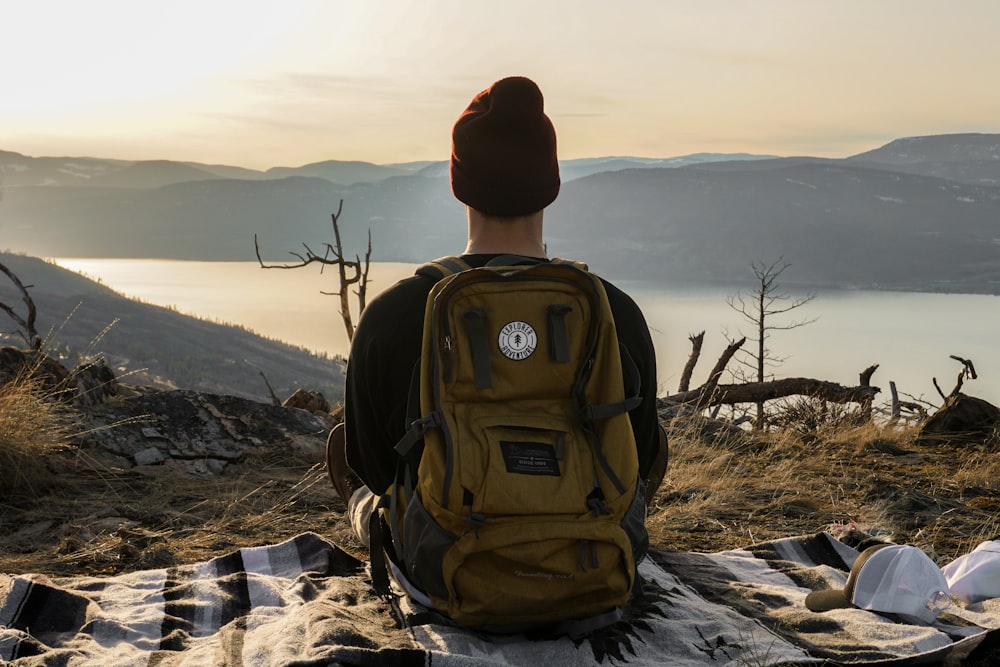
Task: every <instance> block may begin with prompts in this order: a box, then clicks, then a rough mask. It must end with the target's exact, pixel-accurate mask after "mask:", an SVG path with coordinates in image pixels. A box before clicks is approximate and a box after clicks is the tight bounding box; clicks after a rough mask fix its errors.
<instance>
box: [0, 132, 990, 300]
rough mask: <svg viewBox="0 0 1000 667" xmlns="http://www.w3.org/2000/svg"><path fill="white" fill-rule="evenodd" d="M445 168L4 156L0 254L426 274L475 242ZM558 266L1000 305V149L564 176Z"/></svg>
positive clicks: (941, 143) (913, 148)
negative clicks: (303, 257)
mask: <svg viewBox="0 0 1000 667" xmlns="http://www.w3.org/2000/svg"><path fill="white" fill-rule="evenodd" d="M447 171H448V170H447V163H445V162H419V163H406V164H393V165H374V164H369V163H363V162H338V161H327V162H320V163H316V164H311V165H305V166H302V167H295V168H291V167H275V168H272V169H269V170H267V171H254V170H249V169H242V168H239V167H231V166H223V165H204V164H196V163H178V162H168V161H146V162H127V161H122V160H101V159H96V158H54V157H28V156H24V155H20V154H17V153H10V152H2V151H0V179H2V186H3V190H2V197H3V199H2V201H0V248H9V249H12V250H16V251H21V252H25V253H28V254H31V255H36V256H43V257H160V258H179V259H206V260H208V259H212V260H252V259H254V248H253V239H254V236H255V235H256V236H257V237H258V238H259V240H260V244H261V248H262V250H263V252H264V254H265V257H266V258H267V259H271V260H280V259H283V258H286V257H288V255H287V252H289V251H297V250H299V249H300V248H301V243H303V242H304V243H308V244H310V245H311V246H312V247H320V246H321V245H322V243H324V242H326V241H330V240H332V230H331V227H330V214H331V213H332V212H333V211H336V210H337V207H338V203H339V201H340V200H343V201H344V210H343V215H342V216H341V231H342V234H343V239H344V243H345V246H346V249H347V251H348V252H350V253H351V254H353V253H355V252H362V251H363V249H364V247H365V245H366V244H367V234H368V231H369V230H370V231H371V235H372V245H373V249H374V250H373V259H374V260H376V261H421V260H424V259H427V258H430V257H436V256H440V255H443V254H450V253H455V252H458V251H460V250H461V248H462V247H463V245H464V229H465V222H464V212H463V208H462V206H461V205H460V204H459V203H458V202H457V201H455V199H454V198H453V197H452V195H451V191H450V188H449V185H448V175H447ZM561 171H562V176H563V181H564V185H563V188H562V191H561V193H560V196H559V198H558V199H557V200H556V202H555V203H554V204H553V205H552V206H551V207H550V208H549V209H548V210H547V211H546V237H547V242H548V246H549V252H550V253H551V254H554V255H560V256H564V257H573V258H578V259H583V260H585V261H587V262H588V263H590V265H591V267H592V268H594V269H595V270H597V271H600V272H602V273H605V274H607V275H609V276H610V277H614V278H617V279H635V280H645V281H661V282H663V283H664V284H667V283H670V284H676V283H686V284H705V283H717V284H718V283H723V284H741V283H745V282H746V281H747V278H748V277H752V274H751V273H750V269H749V267H750V263H751V262H752V261H755V260H761V261H770V260H773V259H776V258H778V257H783V258H784V259H785V260H786V261H788V262H790V263H791V264H792V266H791V268H790V269H789V270H788V272H787V273H786V274H785V277H787V278H788V280H789V283H790V284H796V283H798V284H804V285H813V286H819V285H824V286H836V287H844V288H855V289H878V288H881V289H912V290H924V291H954V292H988V293H1000V135H997V134H952V135H936V136H928V137H910V138H903V139H897V140H896V141H893V142H890V143H889V144H886V145H885V146H882V147H879V148H876V149H875V150H871V151H868V152H865V153H861V154H859V155H855V156H851V157H848V158H843V159H822V158H814V157H774V156H761V155H743V154H741V155H729V154H699V155H691V156H684V157H678V158H670V159H662V160H656V159H646V158H635V157H605V158H593V159H586V160H567V161H564V162H563V163H561Z"/></svg>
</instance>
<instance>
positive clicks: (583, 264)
mask: <svg viewBox="0 0 1000 667" xmlns="http://www.w3.org/2000/svg"><path fill="white" fill-rule="evenodd" d="M549 264H569V265H571V266H575V267H576V268H578V269H580V270H581V271H590V267H588V266H587V263H586V262H580V261H577V260H575V259H563V258H562V257H553V258H552V259H550V260H549Z"/></svg>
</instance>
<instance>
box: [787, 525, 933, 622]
mask: <svg viewBox="0 0 1000 667" xmlns="http://www.w3.org/2000/svg"><path fill="white" fill-rule="evenodd" d="M949 604H951V597H950V596H949V595H948V582H947V581H946V580H945V577H944V574H942V572H941V568H939V567H938V566H937V565H936V564H935V563H934V561H932V560H931V559H930V557H929V556H928V555H927V554H925V553H924V552H923V551H921V550H920V549H918V548H917V547H914V546H909V545H904V544H876V545H875V546H873V547H868V548H867V549H865V550H864V551H862V552H861V554H860V555H859V556H858V557H857V559H855V561H854V564H853V565H852V566H851V574H850V575H849V576H848V577H847V583H846V584H845V585H844V588H842V589H839V588H838V589H829V590H825V591H814V592H812V593H810V594H809V595H807V596H806V607H808V608H809V609H810V610H811V611H830V610H831V609H844V608H848V607H857V608H859V609H867V610H869V611H874V612H879V613H884V614H894V615H897V616H899V617H900V618H901V619H903V620H906V621H910V622H914V621H916V622H919V623H933V622H934V619H935V618H937V615H938V614H939V613H941V612H942V611H944V610H945V609H946V608H947V607H948V605H949Z"/></svg>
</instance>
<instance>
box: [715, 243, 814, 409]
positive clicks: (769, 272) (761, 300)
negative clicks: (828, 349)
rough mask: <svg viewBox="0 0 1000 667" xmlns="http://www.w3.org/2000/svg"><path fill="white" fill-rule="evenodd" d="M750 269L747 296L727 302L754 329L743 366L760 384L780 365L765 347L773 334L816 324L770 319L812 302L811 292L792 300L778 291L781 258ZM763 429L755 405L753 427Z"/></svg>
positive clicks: (782, 266)
mask: <svg viewBox="0 0 1000 667" xmlns="http://www.w3.org/2000/svg"><path fill="white" fill-rule="evenodd" d="M750 266H751V268H752V269H753V273H754V277H755V278H756V282H755V283H754V289H753V291H752V292H751V293H749V294H747V295H744V294H743V293H742V292H737V293H736V294H735V295H734V296H731V297H729V298H728V299H727V303H728V304H729V307H730V308H732V309H733V310H735V311H736V312H737V313H739V314H740V315H741V316H742V317H743V319H745V320H746V321H747V322H749V323H751V324H752V325H754V327H755V328H756V333H757V337H756V338H755V339H752V340H755V341H756V343H757V346H756V351H755V352H750V351H746V352H745V353H746V355H747V359H746V360H745V361H744V362H743V363H744V365H746V366H748V367H750V368H751V369H752V370H753V372H754V377H755V378H756V380H757V382H758V383H762V382H764V380H765V377H766V371H767V368H768V367H773V366H775V365H777V364H780V363H781V362H783V361H784V359H783V358H781V357H776V356H774V355H773V352H772V350H771V349H770V348H769V347H768V343H767V341H768V339H769V338H770V336H771V332H773V331H787V330H790V329H797V328H799V327H803V326H805V325H807V324H811V323H813V322H815V321H816V319H817V318H815V317H814V318H810V319H804V320H796V321H794V322H791V323H789V324H775V323H774V317H775V316H777V315H782V314H784V313H787V312H789V311H792V310H795V309H796V308H801V307H802V306H804V305H806V304H807V303H809V302H810V301H812V300H813V299H815V298H816V295H815V294H814V293H812V292H810V293H808V294H807V295H806V296H804V297H798V298H795V299H793V298H792V297H791V296H789V294H788V293H787V292H785V291H783V290H782V289H781V287H780V286H779V284H778V279H779V278H780V277H781V274H782V273H784V272H785V269H787V268H788V267H789V266H791V265H790V264H789V263H788V262H785V261H784V259H783V258H781V257H779V258H778V259H777V260H775V261H774V262H772V263H771V264H765V263H763V262H760V261H754V262H752V263H751V264H750ZM763 426H764V403H763V401H761V402H758V403H757V427H758V428H763Z"/></svg>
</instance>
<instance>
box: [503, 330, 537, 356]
mask: <svg viewBox="0 0 1000 667" xmlns="http://www.w3.org/2000/svg"><path fill="white" fill-rule="evenodd" d="M497 344H498V345H499V346H500V351H501V352H502V353H503V356H505V357H507V358H508V359H513V360H514V361H520V360H522V359H527V358H528V357H530V356H531V353H532V352H534V351H535V347H536V346H537V345H538V336H537V335H536V334H535V330H534V329H533V328H532V327H531V325H530V324H528V323H527V322H521V321H519V320H515V321H514V322H510V323H508V324H507V325H506V326H505V327H504V328H503V329H501V330H500V335H499V336H498V337H497Z"/></svg>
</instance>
